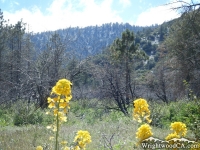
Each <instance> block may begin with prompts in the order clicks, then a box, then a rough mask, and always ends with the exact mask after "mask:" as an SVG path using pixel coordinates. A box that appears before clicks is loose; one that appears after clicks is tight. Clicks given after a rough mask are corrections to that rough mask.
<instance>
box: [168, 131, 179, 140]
mask: <svg viewBox="0 0 200 150" xmlns="http://www.w3.org/2000/svg"><path fill="white" fill-rule="evenodd" d="M173 138H180V136H179V135H178V134H177V133H176V132H174V133H170V134H169V135H168V136H167V137H166V138H165V140H166V141H169V140H171V139H173Z"/></svg>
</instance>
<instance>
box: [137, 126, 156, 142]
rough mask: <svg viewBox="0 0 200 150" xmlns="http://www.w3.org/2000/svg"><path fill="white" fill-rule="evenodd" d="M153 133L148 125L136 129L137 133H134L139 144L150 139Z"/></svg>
mask: <svg viewBox="0 0 200 150" xmlns="http://www.w3.org/2000/svg"><path fill="white" fill-rule="evenodd" d="M152 135H153V133H152V132H151V127H150V125H149V124H147V123H146V124H143V125H141V126H140V127H139V128H138V131H137V132H136V138H138V139H139V143H141V142H142V141H143V140H145V139H147V138H149V137H151V136H152Z"/></svg>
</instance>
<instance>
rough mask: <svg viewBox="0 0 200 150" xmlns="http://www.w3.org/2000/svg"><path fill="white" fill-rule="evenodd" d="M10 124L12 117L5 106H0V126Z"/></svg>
mask: <svg viewBox="0 0 200 150" xmlns="http://www.w3.org/2000/svg"><path fill="white" fill-rule="evenodd" d="M8 125H12V117H11V116H10V114H9V111H8V110H7V109H5V108H0V127H4V126H8Z"/></svg>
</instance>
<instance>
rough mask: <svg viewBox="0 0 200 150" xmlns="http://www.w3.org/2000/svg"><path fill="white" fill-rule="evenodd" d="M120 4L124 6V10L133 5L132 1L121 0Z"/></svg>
mask: <svg viewBox="0 0 200 150" xmlns="http://www.w3.org/2000/svg"><path fill="white" fill-rule="evenodd" d="M119 3H120V4H122V7H123V8H126V7H128V6H130V5H131V1H130V0H119Z"/></svg>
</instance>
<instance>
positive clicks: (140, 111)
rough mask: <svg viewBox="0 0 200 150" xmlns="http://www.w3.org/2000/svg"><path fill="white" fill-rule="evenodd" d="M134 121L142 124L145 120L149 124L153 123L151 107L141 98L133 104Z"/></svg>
mask: <svg viewBox="0 0 200 150" xmlns="http://www.w3.org/2000/svg"><path fill="white" fill-rule="evenodd" d="M133 105H134V109H133V119H134V120H137V121H138V122H142V121H143V119H145V120H146V121H147V122H148V123H150V122H151V120H150V119H149V117H150V110H149V105H148V104H147V101H146V100H145V99H142V98H139V99H137V100H135V101H134V102H133Z"/></svg>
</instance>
